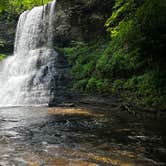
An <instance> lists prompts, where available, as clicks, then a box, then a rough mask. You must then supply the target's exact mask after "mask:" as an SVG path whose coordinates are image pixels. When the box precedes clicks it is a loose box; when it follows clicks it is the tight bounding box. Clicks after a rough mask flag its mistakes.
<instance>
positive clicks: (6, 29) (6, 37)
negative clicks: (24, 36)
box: [0, 17, 17, 53]
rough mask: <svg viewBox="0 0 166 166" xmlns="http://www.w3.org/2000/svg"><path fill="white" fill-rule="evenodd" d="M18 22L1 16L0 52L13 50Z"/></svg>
mask: <svg viewBox="0 0 166 166" xmlns="http://www.w3.org/2000/svg"><path fill="white" fill-rule="evenodd" d="M16 24H17V21H16V20H12V21H11V20H7V18H1V17H0V53H12V52H13V45H14V36H15V31H16Z"/></svg>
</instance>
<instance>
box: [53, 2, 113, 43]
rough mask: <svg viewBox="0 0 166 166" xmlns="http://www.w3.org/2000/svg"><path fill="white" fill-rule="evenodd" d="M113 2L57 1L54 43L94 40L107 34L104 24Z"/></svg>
mask: <svg viewBox="0 0 166 166" xmlns="http://www.w3.org/2000/svg"><path fill="white" fill-rule="evenodd" d="M113 2H114V1H113V0H109V1H108V0H57V5H56V22H55V30H54V43H55V44H56V45H60V46H63V45H65V44H67V43H68V42H70V41H71V40H85V41H89V40H93V39H96V38H100V37H101V35H104V34H105V29H104V23H105V21H106V19H107V18H108V17H109V16H110V14H111V8H112V5H113Z"/></svg>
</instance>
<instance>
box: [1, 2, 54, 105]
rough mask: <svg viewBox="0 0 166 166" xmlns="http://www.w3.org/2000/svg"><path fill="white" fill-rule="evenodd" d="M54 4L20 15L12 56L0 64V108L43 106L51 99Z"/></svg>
mask: <svg viewBox="0 0 166 166" xmlns="http://www.w3.org/2000/svg"><path fill="white" fill-rule="evenodd" d="M55 5H56V1H55V0H54V1H53V2H52V3H50V4H48V5H45V6H40V7H35V8H33V9H32V10H30V11H25V12H24V13H22V14H21V16H20V18H19V21H18V25H17V32H16V38H15V47H14V55H13V56H10V57H8V58H7V59H5V60H4V61H2V62H1V63H0V106H20V105H41V104H42V105H46V104H48V103H49V101H50V100H51V99H52V98H53V95H54V94H53V92H52V89H53V87H52V86H53V83H54V81H55V80H54V75H55V74H56V72H57V71H56V65H55V64H56V58H57V53H56V52H55V51H54V50H53V49H52V48H50V47H52V46H53V25H54V22H53V21H54V19H53V18H54V17H53V15H54V12H55ZM46 10H48V11H47V12H49V14H47V13H46Z"/></svg>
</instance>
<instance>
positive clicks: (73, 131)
mask: <svg viewBox="0 0 166 166" xmlns="http://www.w3.org/2000/svg"><path fill="white" fill-rule="evenodd" d="M165 141H166V129H165V121H164V120H161V119H160V120H156V119H151V120H150V119H149V120H148V119H147V118H145V119H144V118H142V117H140V118H138V117H133V116H132V115H129V114H128V113H126V112H122V111H117V110H112V111H111V110H109V109H107V108H106V109H103V108H100V107H95V108H85V107H84V108H58V107H57V108H44V107H8V108H0V165H1V166H24V165H25V166H107V165H108V166H111V165H117V166H154V165H165V163H166V158H165V157H166V145H165Z"/></svg>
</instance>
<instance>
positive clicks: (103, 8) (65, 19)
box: [0, 0, 114, 53]
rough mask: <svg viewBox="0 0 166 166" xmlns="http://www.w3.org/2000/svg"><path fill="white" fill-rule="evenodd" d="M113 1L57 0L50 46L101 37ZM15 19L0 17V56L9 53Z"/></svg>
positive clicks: (14, 28)
mask: <svg viewBox="0 0 166 166" xmlns="http://www.w3.org/2000/svg"><path fill="white" fill-rule="evenodd" d="M113 3H114V0H57V4H56V13H55V17H56V18H55V20H56V21H55V29H54V45H58V46H63V45H66V44H68V43H69V42H70V41H71V40H85V41H89V40H93V39H96V38H100V36H101V35H103V34H105V29H104V23H105V21H106V19H107V18H108V17H109V16H110V14H111V8H112V5H113ZM17 17H18V16H16V18H15V19H12V21H10V20H7V19H6V18H1V16H0V25H1V26H0V43H1V42H4V47H2V46H1V44H0V53H2V52H3V53H12V51H13V45H14V36H15V31H16V22H17Z"/></svg>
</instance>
